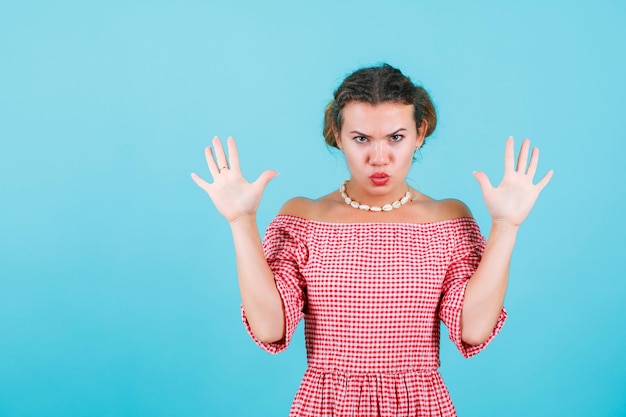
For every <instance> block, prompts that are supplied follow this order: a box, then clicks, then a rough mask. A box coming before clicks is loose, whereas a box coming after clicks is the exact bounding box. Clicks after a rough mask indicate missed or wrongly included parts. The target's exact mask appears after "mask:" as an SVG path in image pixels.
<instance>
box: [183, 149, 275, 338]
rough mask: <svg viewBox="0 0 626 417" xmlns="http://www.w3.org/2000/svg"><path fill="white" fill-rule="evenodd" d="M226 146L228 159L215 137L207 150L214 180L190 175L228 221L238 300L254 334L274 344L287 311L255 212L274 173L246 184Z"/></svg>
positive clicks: (234, 154) (234, 152) (267, 172)
mask: <svg viewBox="0 0 626 417" xmlns="http://www.w3.org/2000/svg"><path fill="white" fill-rule="evenodd" d="M227 144H228V155H229V159H230V161H228V160H227V158H226V153H225V152H224V149H223V147H222V143H221V141H220V140H219V139H218V138H217V137H215V138H213V149H214V151H215V155H213V152H212V151H211V148H210V147H207V148H206V149H205V156H206V160H207V165H208V166H209V171H210V172H211V176H212V177H213V182H212V183H208V182H206V181H204V180H203V179H202V178H200V177H199V176H198V175H196V174H195V173H193V174H191V178H192V179H193V180H194V181H195V182H196V184H198V186H199V187H200V188H202V189H203V190H204V191H206V192H207V194H209V197H210V198H211V200H212V201H213V204H215V207H216V208H217V210H218V211H219V212H220V213H221V214H222V215H223V216H224V217H225V218H226V220H227V221H228V224H229V225H230V229H231V231H232V234H233V241H234V244H235V257H236V262H237V274H238V278H239V290H240V293H241V301H242V305H243V308H244V311H245V312H246V317H247V319H248V323H249V324H250V328H251V329H252V332H253V333H254V335H255V336H256V338H257V339H259V340H261V341H263V342H268V343H271V342H276V341H278V340H280V339H282V338H283V337H284V334H285V315H284V312H283V305H282V299H281V297H280V294H279V293H278V290H277V288H276V282H275V280H274V274H273V273H272V271H271V269H270V267H269V265H268V264H267V260H266V259H265V256H264V254H263V246H262V244H261V239H260V237H259V231H258V227H257V223H256V211H257V209H258V206H259V203H260V201H261V196H262V194H263V190H264V189H265V186H266V185H267V183H268V182H269V181H270V180H271V179H272V178H274V177H275V176H276V175H278V174H277V173H276V172H274V171H265V172H264V173H262V174H261V176H259V178H258V179H257V180H256V181H255V182H253V183H249V182H248V181H246V179H245V178H244V177H243V175H242V173H241V169H240V167H239V156H238V153H237V147H236V145H235V141H234V139H233V138H228V141H227Z"/></svg>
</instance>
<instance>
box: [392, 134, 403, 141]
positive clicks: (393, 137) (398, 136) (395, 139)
mask: <svg viewBox="0 0 626 417" xmlns="http://www.w3.org/2000/svg"><path fill="white" fill-rule="evenodd" d="M403 138H404V136H402V135H391V141H392V142H400V141H401V140H402V139H403Z"/></svg>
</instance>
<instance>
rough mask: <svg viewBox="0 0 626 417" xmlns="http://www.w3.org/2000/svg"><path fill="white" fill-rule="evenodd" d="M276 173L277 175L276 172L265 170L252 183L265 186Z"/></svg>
mask: <svg viewBox="0 0 626 417" xmlns="http://www.w3.org/2000/svg"><path fill="white" fill-rule="evenodd" d="M277 175H278V172H276V171H272V170H267V171H265V172H264V173H262V174H261V175H259V178H257V180H256V181H255V182H254V183H255V184H258V185H261V186H262V187H263V188H265V186H266V185H267V184H268V183H269V182H270V181H271V180H272V178H274V177H275V176H277Z"/></svg>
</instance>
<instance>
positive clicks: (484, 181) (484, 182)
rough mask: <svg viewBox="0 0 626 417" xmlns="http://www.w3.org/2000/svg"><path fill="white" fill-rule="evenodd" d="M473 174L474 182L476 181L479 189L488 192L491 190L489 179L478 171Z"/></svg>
mask: <svg viewBox="0 0 626 417" xmlns="http://www.w3.org/2000/svg"><path fill="white" fill-rule="evenodd" d="M473 174H474V178H476V181H478V184H479V185H480V188H481V189H482V190H488V189H490V188H492V186H491V181H489V177H487V174H485V173H484V172H479V171H474V172H473Z"/></svg>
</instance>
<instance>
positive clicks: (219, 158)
mask: <svg viewBox="0 0 626 417" xmlns="http://www.w3.org/2000/svg"><path fill="white" fill-rule="evenodd" d="M213 150H214V151H215V162H217V167H218V168H219V170H220V171H222V170H224V169H226V168H228V161H227V160H226V153H225V152H224V147H222V141H221V140H220V139H219V138H218V137H217V136H216V137H214V138H213Z"/></svg>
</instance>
